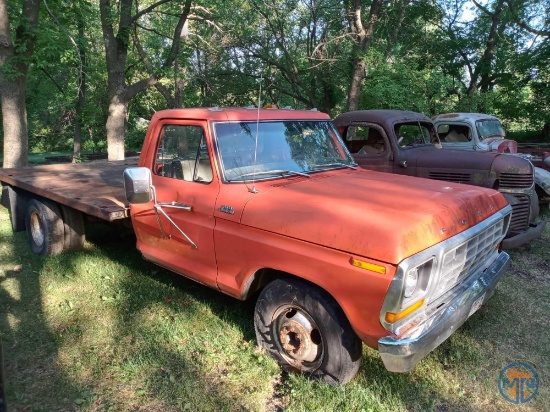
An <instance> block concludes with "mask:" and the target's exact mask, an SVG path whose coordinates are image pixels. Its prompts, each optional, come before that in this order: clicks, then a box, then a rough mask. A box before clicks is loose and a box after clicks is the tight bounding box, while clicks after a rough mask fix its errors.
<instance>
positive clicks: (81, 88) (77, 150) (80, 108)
mask: <svg viewBox="0 0 550 412" xmlns="http://www.w3.org/2000/svg"><path fill="white" fill-rule="evenodd" d="M76 18H77V25H78V54H79V55H80V64H81V66H80V70H79V72H78V80H77V81H78V84H77V87H78V101H77V102H76V110H75V112H76V113H75V123H74V141H73V163H74V162H76V161H77V160H78V159H79V158H80V155H81V143H82V117H83V114H84V105H85V104H86V57H87V56H86V47H85V44H86V38H85V37H84V19H83V16H82V14H81V12H80V9H78V10H77V11H76Z"/></svg>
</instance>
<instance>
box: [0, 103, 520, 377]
mask: <svg viewBox="0 0 550 412" xmlns="http://www.w3.org/2000/svg"><path fill="white" fill-rule="evenodd" d="M123 176H124V177H123ZM0 180H1V181H2V182H3V185H4V195H5V196H3V198H4V199H6V200H7V203H8V204H7V206H8V207H9V208H10V211H11V217H12V225H13V228H14V230H26V231H27V235H28V238H29V241H30V244H31V247H32V249H33V250H34V252H36V253H37V254H39V255H49V254H57V253H61V252H62V251H64V250H76V249H79V248H81V247H82V245H83V243H84V236H85V233H84V227H85V226H84V222H85V221H90V222H92V221H98V220H100V221H105V222H109V223H116V222H125V221H127V220H128V219H129V218H130V219H131V222H132V227H133V228H134V231H135V234H136V237H137V248H138V249H139V250H140V251H141V253H142V254H143V256H144V257H145V259H147V260H149V261H151V262H154V263H156V264H158V265H160V266H162V267H165V268H168V269H170V270H172V271H174V272H176V273H179V274H181V275H184V276H186V277H189V278H191V279H194V280H196V281H197V282H200V283H202V284H204V285H207V286H209V287H212V288H214V289H217V290H219V291H221V292H223V293H226V294H228V295H230V296H233V297H235V298H237V299H241V300H245V299H255V301H256V308H255V313H254V325H255V329H256V338H257V341H258V344H259V345H260V346H261V347H263V348H265V350H266V351H267V352H268V353H270V354H271V356H273V357H274V358H275V359H276V360H277V361H278V362H279V364H280V365H281V366H282V367H283V368H284V369H286V370H289V371H300V372H303V373H306V374H308V375H310V376H312V377H314V378H318V379H320V380H322V381H324V382H327V383H329V384H343V383H346V382H348V381H349V380H350V379H352V378H353V376H354V375H355V373H356V372H357V370H358V368H359V365H360V362H361V353H362V351H361V345H362V343H361V342H364V343H366V344H367V345H368V346H370V347H372V348H375V349H378V351H379V352H380V354H381V357H382V361H383V362H384V365H385V366H386V368H387V369H388V370H390V371H394V372H406V371H409V370H411V369H412V368H414V366H415V365H416V363H417V362H419V361H420V360H421V359H422V358H423V357H425V356H426V355H427V354H428V353H429V352H430V351H431V350H433V349H434V348H435V347H437V346H438V345H439V344H441V343H442V342H443V341H444V340H445V339H447V338H448V337H449V336H450V335H451V334H452V333H453V332H454V331H455V330H456V329H457V328H458V327H459V326H460V325H462V324H463V323H464V322H465V321H466V320H467V319H468V317H469V316H471V315H472V313H474V312H475V311H476V310H477V309H478V308H479V307H480V306H481V305H482V304H483V303H484V302H485V301H486V300H487V299H489V297H490V296H491V295H492V293H493V291H494V288H495V286H496V284H497V283H498V281H499V279H500V278H501V276H502V275H503V273H504V271H505V269H506V267H507V266H508V263H509V256H508V255H507V254H506V252H503V251H500V250H499V245H500V244H501V242H502V240H503V239H504V237H505V235H506V233H507V230H508V226H509V224H510V219H511V211H512V208H511V207H510V206H509V205H508V204H507V202H506V200H505V199H504V197H503V196H502V194H501V193H499V192H497V191H495V190H492V189H490V188H483V187H474V186H468V185H462V184H456V183H449V182H441V181H437V180H428V179H419V178H414V177H409V176H396V175H391V174H388V173H379V172H376V171H369V170H364V169H361V168H358V167H357V164H356V162H355V161H354V159H353V158H352V157H351V155H350V154H349V152H348V150H347V149H346V148H345V146H344V145H343V143H342V140H341V138H340V136H339V135H338V132H337V131H336V129H335V127H334V125H333V123H332V122H331V120H330V118H329V116H328V115H326V114H323V113H320V112H317V111H294V110H285V109H283V110H279V109H261V110H257V109H254V110H251V109H238V108H232V109H225V108H224V109H221V108H211V109H178V110H166V111H161V112H158V113H156V114H155V115H154V116H153V119H152V120H151V123H150V125H149V129H148V131H147V135H146V137H145V141H144V145H143V149H142V152H141V156H140V158H139V162H138V165H137V167H136V166H135V165H132V164H131V162H130V161H129V162H119V163H117V162H92V163H81V164H69V165H50V166H39V167H35V168H21V169H3V170H1V171H0Z"/></svg>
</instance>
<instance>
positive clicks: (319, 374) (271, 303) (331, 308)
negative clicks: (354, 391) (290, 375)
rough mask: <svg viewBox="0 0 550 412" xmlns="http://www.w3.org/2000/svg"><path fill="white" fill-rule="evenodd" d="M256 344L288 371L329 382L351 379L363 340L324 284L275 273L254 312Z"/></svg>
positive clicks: (357, 362)
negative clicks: (310, 282) (276, 276)
mask: <svg viewBox="0 0 550 412" xmlns="http://www.w3.org/2000/svg"><path fill="white" fill-rule="evenodd" d="M254 326H255V329H256V338H257V340H258V344H259V345H260V346H261V347H263V348H265V349H266V350H267V351H268V352H269V353H270V355H271V356H272V357H273V358H275V360H276V361H277V362H278V363H279V364H280V365H281V367H282V368H283V369H284V370H286V371H290V372H302V373H305V374H307V375H309V376H311V377H313V378H314V379H319V380H321V381H323V382H325V383H328V384H330V385H342V384H345V383H347V382H349V381H350V380H351V379H352V378H353V377H354V376H355V374H356V373H357V371H358V370H359V366H360V364H361V349H362V344H361V340H360V339H359V338H358V337H357V335H356V334H355V332H354V331H353V329H352V327H351V325H350V324H349V321H348V320H347V318H346V316H345V315H344V312H343V311H342V309H341V308H340V306H339V305H338V304H337V303H336V301H335V300H334V299H333V298H332V297H331V296H330V295H329V294H328V293H327V292H325V291H324V290H322V289H320V288H318V287H316V286H314V285H311V284H309V283H307V282H305V281H302V280H299V279H277V280H274V281H273V282H271V283H269V284H268V285H267V286H266V287H265V288H264V289H263V290H262V292H261V293H260V295H259V297H258V301H257V302H256V310H255V312H254Z"/></svg>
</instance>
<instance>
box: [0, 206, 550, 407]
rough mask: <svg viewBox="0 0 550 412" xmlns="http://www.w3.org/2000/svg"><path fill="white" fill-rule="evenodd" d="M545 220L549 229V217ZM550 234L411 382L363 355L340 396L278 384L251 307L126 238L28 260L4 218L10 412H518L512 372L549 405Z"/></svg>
mask: <svg viewBox="0 0 550 412" xmlns="http://www.w3.org/2000/svg"><path fill="white" fill-rule="evenodd" d="M548 216H549V215H548V214H547V215H546V218H548ZM549 241H550V229H549V228H547V229H546V232H545V235H544V238H543V239H539V240H537V241H535V242H533V243H531V244H530V245H529V246H527V247H524V248H521V249H520V250H517V251H514V252H513V253H511V255H512V257H513V264H512V267H511V269H510V270H509V271H508V273H507V275H506V276H505V278H504V279H503V281H502V282H501V283H500V284H499V286H498V288H497V292H496V294H495V295H494V297H493V298H492V299H491V301H490V302H489V303H488V304H487V305H485V306H484V307H482V308H481V309H480V311H479V312H478V313H476V314H475V315H473V316H472V318H471V319H470V320H469V321H468V322H467V323H466V324H465V325H464V326H463V327H462V328H461V329H459V330H458V331H457V332H456V333H455V334H454V335H453V336H452V337H451V338H450V339H449V340H448V341H446V342H445V343H444V344H443V345H441V346H440V347H439V348H437V349H436V350H435V351H434V352H432V353H431V354H430V355H429V356H428V357H427V358H426V359H424V360H423V361H422V362H421V363H420V364H419V365H418V366H417V367H416V368H415V369H414V371H412V372H410V373H407V374H392V373H389V372H387V371H386V370H385V369H384V367H383V365H382V363H381V360H380V357H379V355H378V353H377V352H376V351H374V350H371V349H369V348H367V347H364V353H363V366H362V367H361V369H360V371H359V374H358V375H357V377H356V378H355V379H354V380H352V382H351V383H350V384H348V385H346V386H344V387H340V388H333V387H329V386H326V385H322V384H319V383H316V382H312V381H310V380H308V379H307V378H305V377H303V376H298V375H287V374H281V372H280V371H279V369H278V368H277V367H276V365H275V363H274V362H273V361H272V360H271V359H270V358H269V357H268V356H267V355H265V354H262V353H260V352H259V351H258V350H257V348H256V341H255V337H254V330H253V324H252V315H253V307H254V305H253V302H239V301H237V300H235V299H232V298H229V297H227V296H225V295H223V294H221V293H218V292H216V291H214V290H211V289H208V288H206V287H203V286H201V285H198V284H196V283H194V282H192V281H189V280H187V279H185V278H182V277H180V276H178V275H175V274H173V273H171V272H168V271H165V270H163V269H161V268H158V267H156V266H155V265H152V264H149V263H147V262H145V261H144V260H142V258H141V257H140V255H139V253H138V252H137V251H136V250H135V248H134V239H133V238H132V237H128V236H126V237H124V236H119V235H118V233H117V232H116V231H114V230H112V229H110V228H106V227H97V228H92V231H91V233H90V234H89V236H88V241H87V243H86V248H85V250H83V251H80V252H74V253H65V254H62V255H60V256H57V257H48V258H39V257H36V256H34V255H33V254H32V253H31V251H30V249H29V247H28V245H27V241H26V237H25V234H24V233H18V234H15V235H14V234H12V233H11V229H10V224H9V220H8V215H7V212H6V210H5V209H3V208H2V209H0V331H1V333H2V345H3V349H4V357H5V376H6V379H7V383H6V386H7V401H8V406H9V407H10V410H11V411H67V410H83V411H98V410H100V411H153V410H155V411H157V410H158V411H160V410H162V411H179V410H190V411H214V410H223V411H226V410H227V411H240V410H250V411H262V410H268V411H275V410H280V409H285V410H288V411H335V410H342V411H347V410H350V411H355V410H356V411H363V410H364V411H424V410H429V411H441V412H443V411H484V412H485V411H501V410H504V411H515V410H517V408H518V406H517V405H512V404H510V403H508V402H506V401H504V400H503V399H502V397H501V396H500V394H499V391H498V389H497V378H498V375H499V372H500V370H501V369H502V368H503V367H505V366H506V365H507V364H509V363H511V362H513V361H524V362H528V363H530V364H532V365H534V366H535V368H536V370H537V371H538V373H539V377H540V381H541V387H540V389H539V393H538V394H537V396H536V397H535V399H534V400H533V401H531V402H530V403H529V404H527V405H524V406H522V407H521V408H522V410H524V411H540V410H543V409H544V405H549V404H550V392H549V390H548V382H549V380H550V373H549V371H550V364H549V362H550V361H549V359H550V356H549V355H550V353H549V348H550V345H548V342H549V341H550V328H549V327H548V322H547V318H548V317H549V315H550V307H549V303H550V296H549V290H550V289H549V286H550V276H549V273H550V270H549V265H550V249H549V248H548V243H549Z"/></svg>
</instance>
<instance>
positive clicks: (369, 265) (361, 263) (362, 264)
mask: <svg viewBox="0 0 550 412" xmlns="http://www.w3.org/2000/svg"><path fill="white" fill-rule="evenodd" d="M349 263H351V264H352V265H353V266H355V267H358V268H361V269H365V270H370V271H371V272H375V273H380V274H382V275H385V274H386V267H385V266H380V265H375V264H374V263H369V262H364V261H362V260H357V259H354V258H350V260H349Z"/></svg>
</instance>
